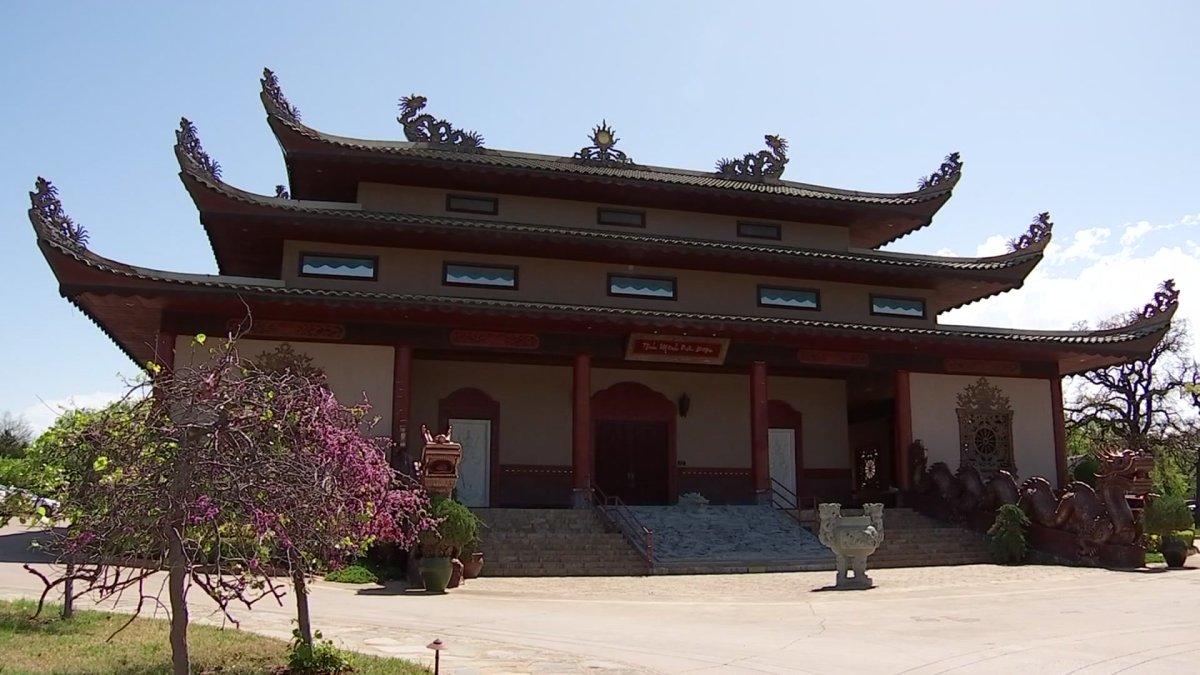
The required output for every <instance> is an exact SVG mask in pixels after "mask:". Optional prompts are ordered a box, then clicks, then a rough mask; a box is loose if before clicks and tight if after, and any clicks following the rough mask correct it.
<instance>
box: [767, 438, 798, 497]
mask: <svg viewBox="0 0 1200 675" xmlns="http://www.w3.org/2000/svg"><path fill="white" fill-rule="evenodd" d="M767 449H768V452H769V453H770V461H769V463H768V467H769V469H768V470H769V472H770V476H771V478H772V479H773V480H776V481H779V483H780V484H782V485H783V486H784V487H786V488H787V489H789V490H791V491H792V494H793V495H794V494H796V430H795V429H768V430H767ZM780 497H781V496H780V495H778V494H775V495H774V497H773V499H774V500H775V507H776V508H787V509H790V508H794V505H793V504H791V503H789V502H788V500H789V499H790V497H786V498H784V499H781V498H780Z"/></svg>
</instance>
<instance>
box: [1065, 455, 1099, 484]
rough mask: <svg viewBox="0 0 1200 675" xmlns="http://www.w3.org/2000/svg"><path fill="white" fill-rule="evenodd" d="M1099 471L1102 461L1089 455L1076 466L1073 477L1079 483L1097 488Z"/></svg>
mask: <svg viewBox="0 0 1200 675" xmlns="http://www.w3.org/2000/svg"><path fill="white" fill-rule="evenodd" d="M1099 470H1100V460H1098V459H1096V458H1095V457H1093V456H1091V455H1087V456H1086V457H1084V458H1083V459H1081V460H1079V463H1078V464H1076V465H1075V471H1074V472H1072V474H1071V477H1072V478H1074V479H1075V480H1077V481H1080V482H1083V483H1087V484H1088V485H1090V486H1092V487H1096V472H1097V471H1099Z"/></svg>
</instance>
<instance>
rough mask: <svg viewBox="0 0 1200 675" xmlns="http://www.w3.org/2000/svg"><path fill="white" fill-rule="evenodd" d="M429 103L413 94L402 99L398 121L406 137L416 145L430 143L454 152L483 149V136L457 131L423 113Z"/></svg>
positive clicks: (451, 126) (445, 122)
mask: <svg viewBox="0 0 1200 675" xmlns="http://www.w3.org/2000/svg"><path fill="white" fill-rule="evenodd" d="M427 102H428V99H426V98H425V97H424V96H420V95H417V94H413V95H411V96H405V97H404V98H402V99H400V116H399V117H397V118H396V121H397V122H399V123H400V125H401V126H403V127H404V137H405V138H407V139H408V140H410V141H412V142H414V143H430V144H433V145H438V146H442V147H446V148H449V149H453V150H466V151H471V152H478V151H479V150H482V149H483V136H480V135H479V134H478V133H476V132H474V131H463V130H461V129H455V128H454V126H453V125H451V124H450V123H449V122H447V121H446V120H439V119H437V118H435V117H434V116H433V115H430V114H429V113H422V112H421V111H422V110H424V109H425V104H426V103H427Z"/></svg>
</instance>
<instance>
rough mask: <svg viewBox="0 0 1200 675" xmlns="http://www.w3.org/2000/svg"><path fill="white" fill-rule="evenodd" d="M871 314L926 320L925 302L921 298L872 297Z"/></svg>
mask: <svg viewBox="0 0 1200 675" xmlns="http://www.w3.org/2000/svg"><path fill="white" fill-rule="evenodd" d="M871 313H872V314H878V315H882V316H903V317H906V318H909V319H924V318H925V301H924V300H922V299H920V298H892V297H886V296H882V295H872V296H871Z"/></svg>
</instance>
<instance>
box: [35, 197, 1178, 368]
mask: <svg viewBox="0 0 1200 675" xmlns="http://www.w3.org/2000/svg"><path fill="white" fill-rule="evenodd" d="M30 196H31V199H32V201H33V208H31V209H30V211H29V216H30V221H31V223H32V224H33V227H34V230H35V232H36V234H37V242H38V246H39V248H40V250H41V251H42V253H43V255H44V256H45V258H46V261H47V262H48V264H49V265H50V267H51V269H52V270H53V272H54V274H55V276H56V278H57V279H58V281H59V285H60V292H61V293H62V295H63V296H64V297H66V298H68V299H69V300H70V301H71V302H72V303H73V304H75V305H76V307H78V308H79V309H80V310H81V311H83V312H84V313H85V314H86V315H87V316H88V317H89V318H90V319H91V320H92V321H93V322H95V323H96V324H97V325H98V326H99V327H100V328H101V329H102V330H103V331H104V332H105V333H106V334H108V335H109V337H110V338H112V340H113V341H114V342H115V343H116V344H117V345H118V346H119V347H120V348H121V349H122V351H124V352H125V353H126V354H127V355H128V356H129V357H130V358H132V359H133V360H134V361H135V362H136V363H138V364H145V363H146V362H147V361H149V360H151V359H153V358H154V356H155V351H156V348H157V344H158V335H159V332H160V327H161V321H162V316H163V314H164V313H165V312H168V311H181V312H196V311H202V310H205V311H216V312H224V313H225V314H226V315H228V316H231V317H232V316H242V315H244V313H245V312H246V311H247V310H250V311H253V312H255V315H256V316H264V317H268V318H269V317H271V316H272V313H275V314H276V315H277V316H279V317H280V318H288V317H291V316H294V315H295V313H296V311H297V310H298V309H305V310H306V314H309V313H310V311H309V310H312V311H313V312H319V311H326V312H332V311H334V310H336V312H337V313H338V314H339V315H340V316H346V317H350V318H352V319H356V320H362V321H374V322H381V323H396V322H405V323H412V322H419V323H428V324H433V325H438V324H443V325H454V326H466V327H474V326H477V325H493V326H494V325H495V324H496V322H503V323H504V324H509V323H511V322H512V321H521V322H523V323H524V325H527V326H530V327H532V328H547V329H548V328H551V327H557V328H561V329H574V330H582V329H587V330H591V331H605V330H607V331H611V332H613V333H614V334H619V333H625V332H629V331H631V330H634V331H639V330H662V329H667V330H682V331H697V332H701V333H705V332H707V333H712V334H721V335H724V336H728V337H735V338H737V339H745V340H764V341H768V342H770V341H787V342H789V343H792V342H794V340H795V339H797V338H801V337H803V338H808V339H816V340H822V339H824V340H833V341H836V342H837V343H838V344H856V343H863V342H867V343H870V344H873V345H875V346H876V347H877V348H878V347H881V344H880V343H881V341H882V342H883V343H884V344H883V345H882V348H890V349H895V350H898V351H899V350H911V349H913V348H917V349H920V348H922V346H928V347H930V348H935V349H936V348H943V349H955V350H958V351H959V352H964V353H976V352H977V353H981V354H998V353H1003V354H1006V355H1011V356H1014V357H1016V358H1027V359H1044V360H1052V361H1055V362H1057V364H1058V367H1059V371H1060V372H1061V373H1062V374H1069V373H1075V372H1081V371H1085V370H1090V369H1094V368H1098V367H1103V366H1107V365H1112V364H1115V363H1120V362H1124V361H1128V360H1132V359H1136V358H1142V357H1144V356H1145V355H1146V354H1148V353H1149V351H1150V350H1151V349H1152V348H1153V347H1154V345H1155V344H1157V343H1158V341H1159V340H1160V339H1161V338H1162V336H1163V334H1164V333H1165V332H1166V330H1167V329H1168V328H1169V326H1170V321H1171V318H1172V316H1173V315H1174V313H1175V310H1176V308H1177V306H1178V292H1177V291H1175V289H1174V284H1173V282H1168V283H1166V284H1164V287H1163V290H1161V291H1160V292H1159V293H1157V294H1156V295H1155V298H1154V301H1153V302H1151V303H1150V304H1148V305H1146V307H1145V308H1144V309H1143V310H1142V311H1141V312H1139V313H1137V314H1136V315H1134V316H1133V317H1132V318H1131V319H1130V321H1129V322H1128V323H1127V324H1126V325H1123V326H1120V327H1117V328H1111V329H1106V330H1096V331H1027V330H1012V329H1002V328H975V327H963V326H886V325H875V324H858V323H850V322H839V321H822V320H813V319H799V318H790V317H768V316H738V315H729V314H716V313H703V312H680V311H670V310H655V309H640V308H623V307H602V306H585V305H572V304H561V303H545V302H532V301H518V300H492V299H484V298H471V297H448V296H442V295H420V294H395V293H381V292H368V291H351V290H328V289H313V288H296V287H287V286H285V285H284V284H283V282H282V281H278V280H269V279H247V278H241V277H232V276H225V275H204V274H185V273H178V272H168V271H162V270H154V269H149V268H144V267H138V266H134V265H128V264H125V263H120V262H117V261H114V260H110V259H108V258H104V257H102V256H99V255H96V254H95V253H93V252H92V251H90V250H89V249H88V248H87V233H86V230H84V229H83V228H82V227H80V226H78V225H76V224H75V223H74V222H73V221H71V220H70V218H69V217H67V216H66V215H65V213H64V212H63V210H62V206H61V203H60V202H59V201H58V198H57V194H56V192H55V191H54V188H53V187H52V186H51V185H50V184H49V183H48V182H46V181H43V180H41V179H39V181H38V190H37V191H36V192H33V193H31V195H30Z"/></svg>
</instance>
